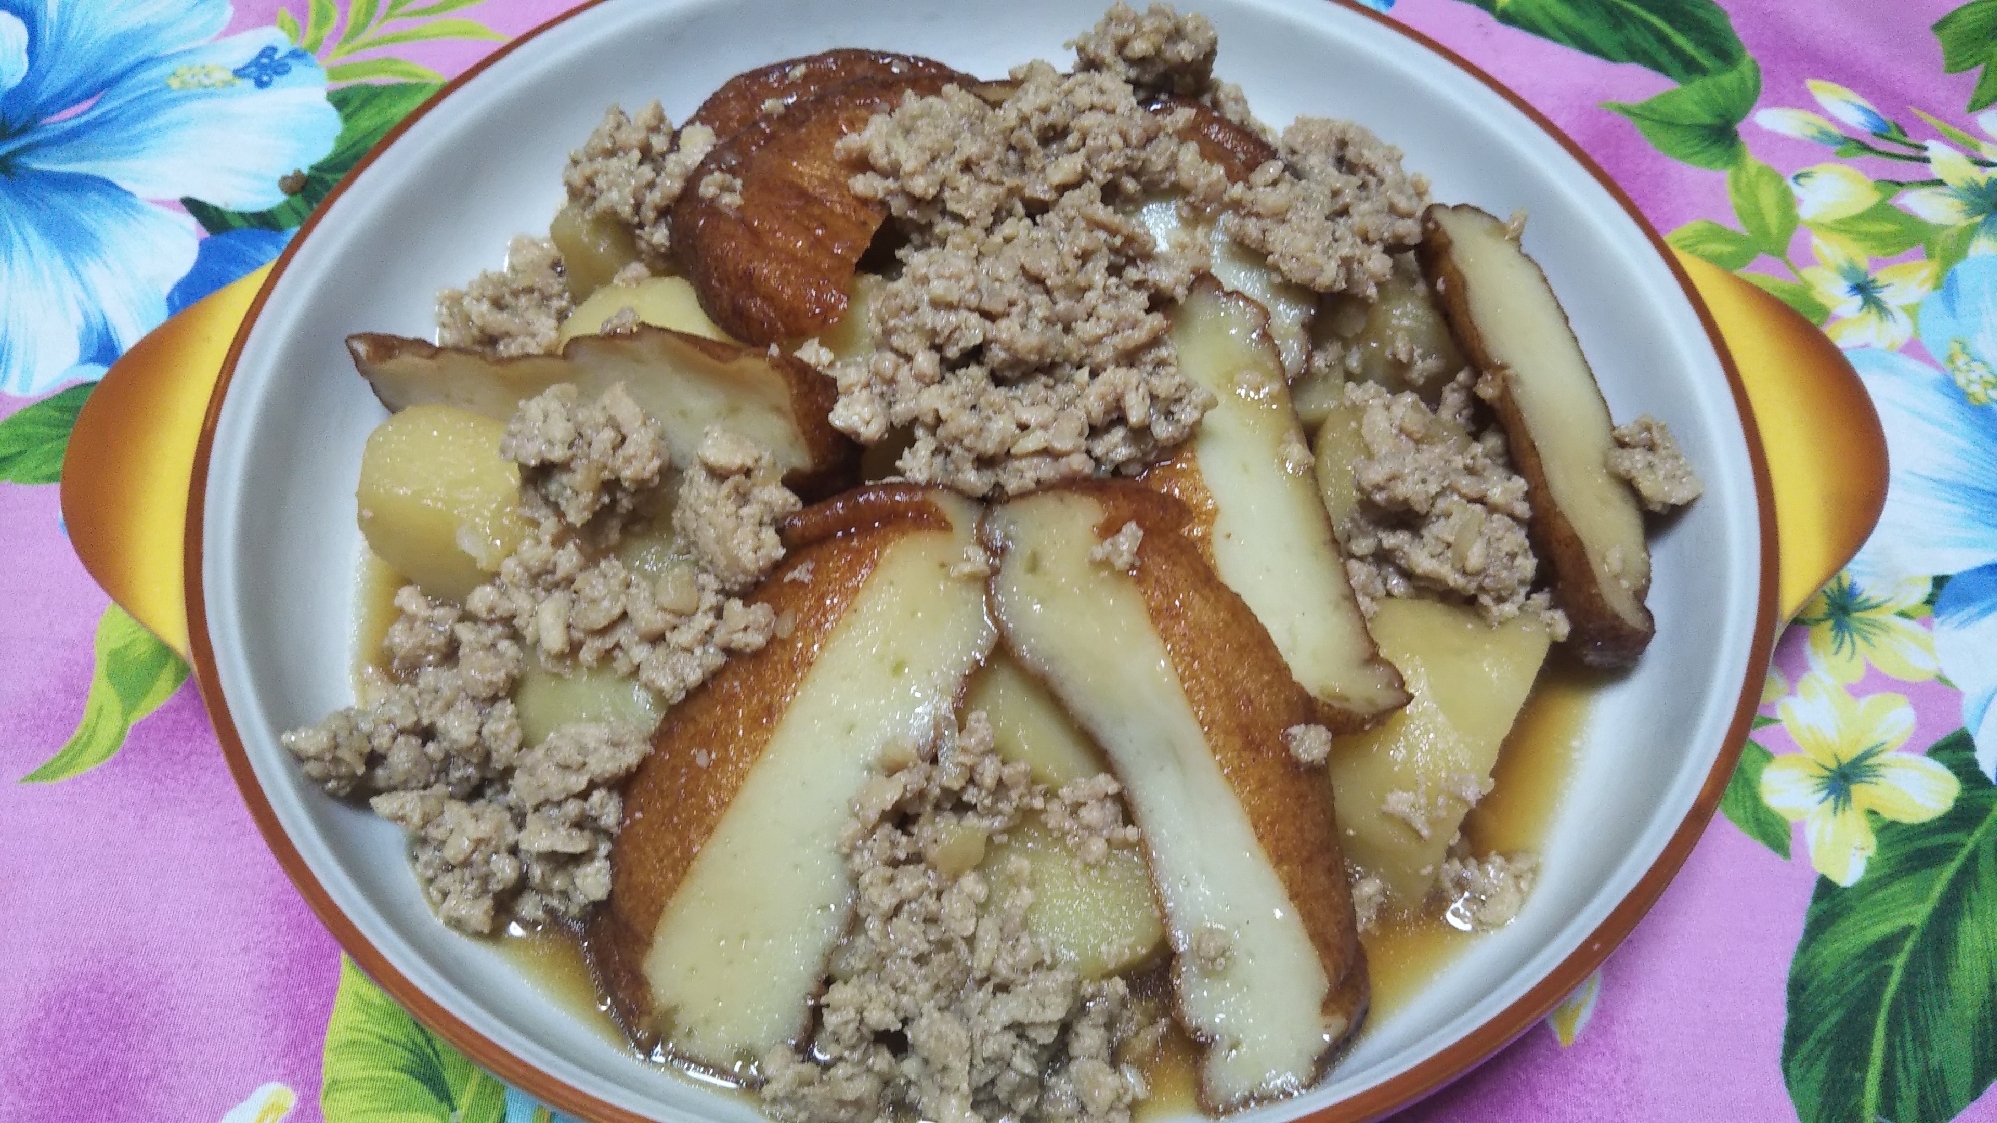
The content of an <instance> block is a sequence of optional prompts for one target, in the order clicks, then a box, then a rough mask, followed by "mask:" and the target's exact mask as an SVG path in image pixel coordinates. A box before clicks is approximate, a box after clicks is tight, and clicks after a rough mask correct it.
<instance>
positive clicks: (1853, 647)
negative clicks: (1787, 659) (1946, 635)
mask: <svg viewBox="0 0 1997 1123" xmlns="http://www.w3.org/2000/svg"><path fill="white" fill-rule="evenodd" d="M1932 586H1933V581H1932V580H1931V579H1929V578H1926V577H1909V578H1904V579H1902V580H1899V581H1894V582H1890V583H1888V582H1879V581H1874V582H1872V583H1871V584H1866V585H1861V584H1859V583H1858V582H1857V581H1854V580H1853V579H1852V576H1851V573H1850V572H1849V571H1847V572H1844V573H1840V574H1838V575H1837V576H1836V577H1833V578H1831V583H1830V584H1828V585H1825V586H1824V587H1823V590H1822V591H1820V592H1819V593H1817V595H1816V596H1814V597H1811V598H1810V600H1809V603H1807V604H1805V605H1804V606H1803V611H1802V612H1800V613H1798V614H1797V615H1796V623H1798V624H1801V625H1803V626H1804V627H1807V628H1809V629H1810V646H1809V652H1810V666H1811V667H1812V668H1814V669H1816V670H1817V671H1819V672H1821V673H1823V674H1826V675H1829V676H1830V677H1831V678H1832V679H1833V680H1835V681H1837V682H1842V683H1853V682H1857V681H1858V680H1859V679H1860V678H1863V677H1864V676H1865V666H1866V664H1867V663H1870V664H1871V665H1873V666H1875V667H1877V668H1879V669H1880V670H1882V671H1884V672H1886V673H1887V674H1889V675H1892V676H1893V677H1894V678H1897V679H1899V680H1901V681H1902V682H1925V681H1927V680H1928V679H1931V678H1933V677H1935V675H1936V674H1937V673H1939V672H1940V670H1941V664H1940V663H1939V662H1937V661H1936V659H1935V637H1934V636H1933V635H1931V634H1930V633H1929V632H1928V630H1927V629H1926V628H1923V627H1921V626H1920V625H1919V624H1918V623H1915V622H1914V621H1912V620H1909V619H1907V618H1906V617H1904V616H1902V615H1900V613H1901V612H1903V611H1905V610H1907V609H1912V608H1918V607H1919V606H1920V605H1921V603H1922V602H1923V601H1926V600H1927V599H1928V590H1929V589H1930V588H1931V587H1932Z"/></svg>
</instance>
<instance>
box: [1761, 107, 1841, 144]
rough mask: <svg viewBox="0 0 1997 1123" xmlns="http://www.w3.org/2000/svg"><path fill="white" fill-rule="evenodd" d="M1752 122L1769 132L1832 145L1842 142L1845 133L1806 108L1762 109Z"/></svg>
mask: <svg viewBox="0 0 1997 1123" xmlns="http://www.w3.org/2000/svg"><path fill="white" fill-rule="evenodd" d="M1754 123H1755V124H1757V125H1760V126H1761V127H1762V128H1764V129H1767V130H1768V131H1769V132H1773V133H1781V134H1782V135H1783V136H1793V137H1795V138H1796V139H1797V140H1809V141H1815V142H1816V143H1818V144H1828V145H1831V146H1832V147H1836V146H1837V145H1840V144H1843V143H1844V142H1845V135H1844V134H1843V133H1841V132H1839V131H1838V127H1837V126H1836V125H1833V124H1831V123H1830V122H1829V121H1826V120H1824V118H1823V117H1822V116H1820V115H1818V114H1815V113H1812V112H1810V111H1809V110H1807V109H1764V110H1762V111H1761V112H1759V113H1757V114H1755V115H1754Z"/></svg>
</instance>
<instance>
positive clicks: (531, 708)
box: [513, 663, 665, 747]
mask: <svg viewBox="0 0 1997 1123" xmlns="http://www.w3.org/2000/svg"><path fill="white" fill-rule="evenodd" d="M513 706H514V709H515V710H516V711H517V712H518V713H519V716H520V740H521V743H522V744H525V745H528V746H530V747H531V746H534V745H538V744H540V743H541V742H542V741H544V740H546V739H547V737H548V734H550V733H552V732H554V731H555V728H556V727H557V726H562V725H568V724H569V723H571V722H578V721H590V722H617V723H619V724H622V725H628V726H630V727H631V728H633V729H636V730H638V731H639V732H640V733H643V734H644V735H645V736H647V737H650V736H651V735H652V730H654V729H656V728H658V725H659V718H660V716H661V715H663V714H664V713H665V707H663V706H661V705H660V704H659V698H658V696H657V695H655V694H653V693H652V692H651V691H650V690H648V689H646V687H645V685H644V684H643V683H641V682H639V681H638V680H637V679H635V678H630V677H627V676H625V675H620V674H618V673H617V672H616V670H615V669H614V668H611V667H609V666H601V667H575V668H572V669H570V670H568V671H567V672H566V673H565V672H563V671H558V670H553V669H551V668H547V667H539V666H534V665H532V664H531V663H530V664H529V666H528V667H527V669H526V670H525V671H523V672H522V673H521V675H520V683H519V685H518V686H515V687H514V688H513Z"/></svg>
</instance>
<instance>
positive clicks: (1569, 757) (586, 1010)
mask: <svg viewBox="0 0 1997 1123" xmlns="http://www.w3.org/2000/svg"><path fill="white" fill-rule="evenodd" d="M402 584H403V579H402V577H401V576H400V575H399V574H397V573H396V572H395V571H394V570H393V569H390V568H389V567H388V564H387V563H385V562H383V561H382V560H381V559H379V558H377V557H375V556H374V554H373V553H371V552H370V553H366V554H365V555H364V556H363V558H362V559H361V566H360V580H359V582H358V585H357V588H358V590H359V595H358V598H357V600H358V604H359V613H358V615H359V619H358V620H357V621H356V626H355V636H354V638H355V647H354V662H353V676H354V689H355V691H356V693H357V694H358V695H360V696H365V695H366V694H367V693H369V692H371V691H372V689H373V687H374V684H375V683H377V682H379V681H380V680H381V678H382V677H383V676H385V675H386V673H387V670H386V667H385V666H384V664H383V663H382V659H381V645H382V639H383V637H385V636H386V635H387V634H388V627H389V625H390V624H391V623H393V622H394V620H395V615H396V613H395V604H394V601H395V591H396V590H397V589H399V588H400V587H401V586H402ZM1604 681H1605V680H1604V678H1603V677H1602V676H1601V674H1600V673H1599V672H1594V671H1591V670H1589V669H1588V668H1586V667H1584V666H1582V665H1581V664H1580V663H1578V662H1577V661H1575V660H1574V659H1572V658H1570V657H1568V656H1566V655H1565V654H1563V653H1560V652H1558V651H1556V652H1555V654H1554V655H1553V656H1552V657H1551V658H1550V659H1549V660H1548V661H1547V664H1546V666H1545V668H1544V669H1542V670H1541V672H1540V675H1539V679H1538V681H1536V682H1535V683H1534V684H1533V690H1532V695H1531V696H1530V697H1529V698H1527V699H1526V704H1525V707H1524V709H1522V710H1520V711H1519V717H1518V720H1517V722H1516V723H1515V724H1514V725H1513V726H1512V731H1511V732H1510V733H1509V734H1508V735H1506V737H1505V745H1504V749H1503V750H1502V751H1501V752H1500V754H1499V756H1498V765H1497V768H1496V769H1495V770H1494V771H1493V773H1492V779H1493V781H1494V786H1493V787H1492V790H1491V794H1490V795H1488V796H1486V797H1485V798H1484V799H1483V801H1482V802H1480V803H1479V804H1478V805H1477V807H1476V808H1475V809H1473V810H1472V811H1471V812H1470V814H1469V816H1468V817H1467V818H1466V819H1465V820H1464V824H1463V830H1464V834H1465V836H1466V837H1467V838H1468V839H1469V842H1470V845H1471V848H1472V849H1473V850H1474V851H1476V852H1478V853H1487V852H1491V851H1503V852H1509V851H1515V850H1532V851H1537V850H1538V849H1539V848H1540V844H1541V842H1542V840H1543V839H1544V838H1545V837H1546V829H1547V826H1548V824H1549V823H1550V822H1551V821H1552V819H1553V814H1554V812H1555V811H1556V810H1557V809H1558V807H1559V805H1560V799H1561V796H1562V795H1563V794H1564V793H1565V792H1566V789H1567V782H1568V779H1569V777H1570V776H1571V774H1572V772H1573V763H1574V754H1575V751H1576V749H1577V747H1578V745H1579V741H1580V736H1581V731H1582V728H1583V726H1584V725H1585V724H1586V722H1587V717H1588V709H1589V707H1590V705H1592V703H1593V698H1594V693H1595V691H1596V689H1597V688H1598V687H1599V686H1600V685H1601V684H1602V683H1603V682H1604ZM1477 938H1478V937H1477V936H1475V935H1473V934H1470V933H1465V932H1459V931H1457V930H1456V929H1454V928H1451V927H1450V926H1449V925H1448V924H1446V923H1444V922H1443V921H1442V920H1441V919H1440V917H1438V916H1436V915H1433V914H1430V913H1414V912H1401V913H1395V914H1390V915H1386V916H1383V917H1382V918H1381V923H1380V924H1379V926H1378V927H1376V928H1375V929H1374V931H1372V932H1371V933H1368V934H1367V935H1366V936H1365V937H1363V940H1362V942H1363V943H1364V944H1365V947H1366V961H1367V968H1368V970H1369V972H1370V973H1371V976H1372V980H1371V981H1372V987H1373V1005H1372V1011H1371V1014H1370V1015H1369V1017H1370V1018H1374V1019H1378V1018H1384V1017H1389V1016H1391V1015H1392V1014H1393V1013H1394V1012H1395V1011H1396V1010H1399V1009H1401V1008H1402V1007H1404V1006H1405V1005H1407V1003H1408V1002H1409V1001H1410V1000H1412V999H1413V998H1414V996H1415V995H1416V994H1419V993H1420V992H1421V991H1422V989H1423V988H1424V987H1426V986H1427V985H1428V984H1429V983H1430V982H1431V981H1432V980H1434V978H1435V977H1436V975H1437V974H1438V973H1440V972H1441V971H1442V969H1443V968H1445V967H1447V966H1448V965H1449V963H1450V962H1451V961H1452V960H1454V959H1455V958H1456V957H1457V956H1458V955H1460V954H1462V953H1463V952H1464V951H1465V950H1467V949H1468V948H1469V947H1470V946H1471V945H1472V944H1474V943H1475V942H1476V940H1477ZM498 945H499V947H500V950H501V951H502V952H503V953H504V954H505V955H506V956H507V958H508V959H509V960H511V961H512V962H513V963H514V965H515V966H517V967H518V968H519V969H520V972H521V974H522V975H524V976H526V977H527V978H528V979H530V980H532V981H533V983H534V985H535V986H536V987H538V988H539V989H540V991H541V992H542V993H543V994H544V995H546V996H547V997H548V998H549V1000H550V1001H552V1002H554V1003H555V1004H556V1005H557V1006H558V1007H560V1008H561V1009H563V1010H566V1011H568V1013H569V1014H570V1015H572V1016H573V1017H575V1018H576V1020H577V1021H579V1022H581V1023H583V1024H585V1025H588V1026H589V1027H590V1028H591V1029H592V1030H594V1031H595V1032H596V1033H598V1034H599V1035H600V1036H602V1037H603V1039H604V1040H605V1041H607V1042H610V1043H612V1044H614V1045H616V1046H618V1047H619V1048H621V1049H623V1050H624V1051H626V1052H628V1053H630V1054H631V1055H632V1056H634V1057H639V1056H642V1055H643V1054H641V1053H640V1052H639V1050H638V1049H637V1048H636V1047H635V1046H633V1045H632V1044H631V1043H630V1041H629V1040H628V1039H627V1038H626V1037H625V1036H624V1033H623V1031H622V1030H620V1029H619V1028H618V1027H617V1024H616V1022H615V1021H613V1020H612V1019H611V1016H610V1013H609V1009H608V1005H607V1003H606V1001H605V1000H604V999H603V997H602V996H601V994H600V993H599V992H598V990H597V987H596V983H595V981H594V980H593V979H592V978H591V977H590V971H589V965H588V963H587V962H586V961H585V960H584V958H583V951H582V944H581V941H580V940H578V939H577V938H576V937H575V935H574V934H573V933H572V932H571V931H569V930H568V929H565V928H553V929H542V930H526V929H520V928H518V926H515V929H514V930H512V931H509V932H508V933H507V934H506V935H505V936H503V937H501V938H500V939H499V941H498ZM1168 985H1169V983H1168V981H1167V978H1166V975H1165V972H1164V971H1163V970H1162V969H1153V970H1148V971H1145V972H1143V973H1142V974H1141V975H1140V976H1139V978H1138V979H1137V980H1135V982H1134V985H1133V991H1134V992H1135V994H1136V995H1137V997H1138V998H1139V1000H1140V1001H1146V1002H1149V1003H1153V1004H1156V1005H1158V1007H1159V1008H1160V1009H1161V1010H1162V1009H1164V1008H1165V1007H1164V1005H1163V995H1164V993H1165V992H1164V989H1163V988H1165V987H1166V986H1168ZM1131 1060H1132V1061H1133V1062H1134V1063H1135V1064H1136V1065H1137V1067H1138V1068H1139V1070H1140V1071H1142V1072H1143V1074H1144V1078H1145V1081H1146V1082H1147V1083H1148V1084H1149V1085H1150V1095H1149V1096H1148V1097H1146V1098H1145V1099H1144V1100H1143V1101H1141V1102H1139V1103H1138V1104H1137V1105H1136V1107H1135V1109H1134V1111H1133V1113H1132V1114H1133V1118H1134V1120H1135V1123H1154V1121H1157V1120H1163V1119H1167V1118H1173V1117H1179V1116H1185V1115H1190V1114H1197V1113H1198V1111H1199V1046H1198V1045H1197V1044H1196V1043H1195V1042H1194V1041H1193V1040H1192V1038H1191V1037H1190V1036H1188V1035H1187V1034H1186V1032H1185V1031H1184V1030H1183V1029H1182V1028H1180V1027H1179V1026H1178V1025H1177V1024H1176V1023H1174V1025H1173V1028H1172V1030H1171V1032H1170V1033H1168V1034H1167V1035H1166V1036H1165V1039H1164V1041H1163V1043H1162V1044H1161V1045H1160V1046H1159V1048H1158V1049H1157V1050H1156V1052H1155V1053H1154V1054H1153V1055H1151V1056H1149V1057H1143V1058H1131ZM697 1078H699V1079H701V1082H702V1083H704V1084H710V1085H712V1084H714V1083H715V1081H714V1079H713V1078H712V1077H711V1076H697Z"/></svg>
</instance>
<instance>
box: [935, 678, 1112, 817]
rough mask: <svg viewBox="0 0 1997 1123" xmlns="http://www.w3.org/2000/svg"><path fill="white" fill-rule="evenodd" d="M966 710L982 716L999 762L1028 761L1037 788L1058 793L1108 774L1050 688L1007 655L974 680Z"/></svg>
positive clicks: (1099, 752)
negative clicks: (1077, 782) (1069, 785)
mask: <svg viewBox="0 0 1997 1123" xmlns="http://www.w3.org/2000/svg"><path fill="white" fill-rule="evenodd" d="M964 710H965V712H966V713H968V712H970V711H972V710H983V711H984V713H985V717H986V719H987V720H989V721H990V722H991V726H992V742H993V746H994V747H995V748H996V749H997V750H998V754H999V756H1001V757H1003V758H1004V759H1006V760H1009V761H1024V762H1025V763H1026V765H1027V767H1028V768H1031V769H1032V770H1033V779H1034V782H1035V783H1040V784H1045V785H1047V786H1048V787H1050V788H1057V789H1058V788H1059V787H1061V785H1063V784H1066V783H1070V782H1072V781H1075V780H1085V779H1087V778H1089V777H1091V776H1098V775H1101V774H1102V773H1103V772H1105V771H1107V770H1108V767H1109V766H1108V764H1107V763H1105V762H1104V760H1103V758H1102V753H1101V751H1099V750H1098V749H1097V748H1096V747H1095V745H1094V744H1092V743H1090V741H1089V738H1088V735H1087V734H1085V733H1083V732H1082V731H1081V730H1079V729H1076V728H1075V723H1074V722H1073V721H1071V720H1069V718H1068V715H1067V714H1066V713H1065V712H1064V711H1063V710H1062V709H1061V705H1060V703H1058V702H1056V701H1054V699H1053V698H1051V697H1049V696H1048V694H1047V688H1046V687H1044V686H1042V685H1041V684H1040V683H1038V682H1035V681H1034V679H1033V676H1032V675H1029V674H1027V673H1026V672H1025V671H1024V670H1023V669H1021V668H1020V665H1019V663H1018V662H1017V661H1016V660H1014V659H1013V658H1012V657H1011V656H1010V655H1007V654H1005V653H1004V652H999V653H998V654H996V655H994V656H992V659H991V661H990V662H989V663H987V664H985V668H984V669H983V670H981V671H979V672H978V674H977V677H975V678H973V679H972V680H971V690H970V694H969V695H968V696H967V697H966V698H965V699H964Z"/></svg>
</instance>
